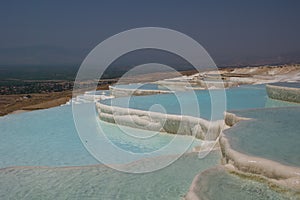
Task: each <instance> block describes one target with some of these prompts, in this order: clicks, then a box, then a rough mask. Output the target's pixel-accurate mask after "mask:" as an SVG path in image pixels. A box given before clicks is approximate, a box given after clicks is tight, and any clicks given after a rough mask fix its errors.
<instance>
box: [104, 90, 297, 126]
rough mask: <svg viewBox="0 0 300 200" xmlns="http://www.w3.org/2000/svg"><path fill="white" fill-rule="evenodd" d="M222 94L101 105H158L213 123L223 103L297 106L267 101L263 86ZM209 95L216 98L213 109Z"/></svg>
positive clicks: (230, 106)
mask: <svg viewBox="0 0 300 200" xmlns="http://www.w3.org/2000/svg"><path fill="white" fill-rule="evenodd" d="M225 92H226V93H225V94H226V96H223V95H222V93H223V91H221V90H211V91H210V92H209V91H207V90H197V91H187V92H176V93H172V94H160V95H148V96H131V97H121V98H116V99H109V100H104V101H102V102H103V103H104V104H107V105H113V106H120V107H129V108H134V109H140V110H151V108H152V106H153V105H155V104H158V105H160V106H162V107H163V108H164V110H165V112H166V113H169V114H182V115H189V116H195V117H201V118H205V119H211V118H212V119H213V120H216V119H222V118H223V112H224V111H225V110H224V108H223V107H222V105H223V104H226V107H227V108H226V109H227V110H241V109H250V108H264V107H280V106H295V105H299V104H294V103H287V102H283V101H277V100H272V99H270V98H268V96H267V93H266V90H265V85H247V86H240V87H236V88H230V89H226V91H225ZM211 96H213V97H216V98H215V99H214V102H215V104H214V107H213V108H212V104H211ZM222 97H224V98H222ZM212 109H214V110H217V111H216V112H214V116H212V112H211V111H212Z"/></svg>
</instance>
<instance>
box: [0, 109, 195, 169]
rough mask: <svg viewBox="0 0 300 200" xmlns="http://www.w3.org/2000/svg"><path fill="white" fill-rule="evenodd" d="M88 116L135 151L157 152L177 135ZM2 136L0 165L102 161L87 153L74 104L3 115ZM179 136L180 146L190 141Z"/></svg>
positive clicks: (113, 139)
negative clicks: (73, 112)
mask: <svg viewBox="0 0 300 200" xmlns="http://www.w3.org/2000/svg"><path fill="white" fill-rule="evenodd" d="M76 106H78V107H80V108H82V109H84V108H85V107H84V106H85V104H82V105H76ZM89 117H90V118H88V116H85V117H84V118H85V119H88V120H89V119H92V118H93V119H94V120H95V121H97V122H99V124H100V127H101V128H102V130H103V131H105V133H106V135H107V137H108V138H109V139H110V141H111V142H113V144H114V145H116V146H117V147H119V148H121V149H124V150H126V151H129V152H132V153H147V152H152V151H155V150H157V149H160V148H161V147H164V146H165V145H167V144H168V143H169V142H170V141H173V139H174V137H175V136H174V135H169V134H157V133H155V132H151V131H144V130H139V129H134V128H130V127H120V126H117V125H115V124H109V123H105V122H100V120H98V117H97V116H89ZM124 130H125V132H124ZM86 131H90V130H89V127H86ZM100 131H101V130H100ZM126 132H127V133H130V134H131V135H133V136H141V137H143V138H147V136H149V137H150V136H151V137H150V138H149V139H139V138H135V137H131V136H130V135H129V136H128V135H126V134H125V133H126ZM0 137H1V145H0V152H1V159H0V168H3V167H9V166H82V165H90V164H99V161H97V160H96V159H94V157H93V156H92V155H91V154H90V153H89V152H87V150H86V148H85V147H84V146H83V144H82V142H81V140H80V139H79V137H78V134H77V130H76V128H75V124H74V121H73V115H72V107H71V106H61V107H55V108H51V109H45V110H38V111H32V112H26V113H21V114H12V115H7V116H4V117H0ZM178 137H181V139H178V140H176V142H177V143H175V145H177V147H180V145H181V144H185V142H189V141H190V140H191V138H189V137H184V136H178ZM100 139H101V138H100ZM200 144H201V141H200V140H195V142H194V143H193V144H192V146H193V145H194V146H197V145H200ZM99 145H101V143H99ZM192 146H191V148H192ZM101 149H102V151H103V152H104V153H107V154H109V153H110V152H106V151H105V146H102V147H101ZM164 153H166V154H173V153H174V154H176V153H178V149H176V148H171V149H169V151H168V152H167V151H165V152H163V154H164ZM114 161H115V160H114ZM118 162H120V163H123V162H126V159H125V160H123V161H122V160H118Z"/></svg>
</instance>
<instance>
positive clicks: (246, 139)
mask: <svg viewBox="0 0 300 200" xmlns="http://www.w3.org/2000/svg"><path fill="white" fill-rule="evenodd" d="M234 113H236V114H237V115H238V116H242V117H247V118H252V120H245V121H240V122H239V123H238V124H237V125H235V126H233V127H232V128H230V129H228V130H226V131H225V132H224V133H225V134H226V136H227V137H228V139H229V142H230V145H231V147H232V148H233V149H235V150H237V151H239V152H241V153H245V154H248V155H252V156H258V157H263V158H267V159H271V160H274V161H277V162H280V163H282V164H287V165H292V166H297V167H300V154H299V152H300V146H299V141H300V123H299V116H300V107H286V108H268V109H253V110H246V111H236V112H234Z"/></svg>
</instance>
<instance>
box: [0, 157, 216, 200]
mask: <svg viewBox="0 0 300 200" xmlns="http://www.w3.org/2000/svg"><path fill="white" fill-rule="evenodd" d="M219 160H220V154H219V153H217V152H214V153H211V154H209V155H208V156H207V157H205V158H204V159H198V157H197V155H196V154H189V155H185V156H183V157H181V158H180V159H179V160H177V161H176V162H175V163H173V164H171V165H170V166H168V167H166V168H164V169H162V170H159V171H156V172H152V173H146V174H128V173H122V172H118V171H116V170H113V169H110V168H107V167H105V166H103V165H99V166H87V167H68V168H62V167H60V168H24V167H23V168H22V167H17V168H7V169H0V199H26V200H27V199H28V200H32V199H45V200H48V199H49V200H50V199H51V200H52V199H78V200H81V199H109V200H118V199H120V200H124V199H128V200H129V199H151V200H157V199H161V200H163V199H166V200H173V199H174V200H180V199H182V197H183V196H184V195H185V194H186V192H187V191H188V188H189V186H190V184H191V182H192V180H193V178H194V176H196V174H197V173H199V172H202V171H204V170H206V169H208V168H210V167H212V166H215V165H217V164H218V163H219Z"/></svg>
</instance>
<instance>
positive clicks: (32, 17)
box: [0, 0, 300, 64]
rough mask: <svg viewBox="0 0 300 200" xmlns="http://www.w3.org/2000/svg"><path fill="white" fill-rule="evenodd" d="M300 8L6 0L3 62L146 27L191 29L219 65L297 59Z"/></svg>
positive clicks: (72, 52)
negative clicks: (261, 60) (249, 61)
mask: <svg viewBox="0 0 300 200" xmlns="http://www.w3.org/2000/svg"><path fill="white" fill-rule="evenodd" d="M299 11H300V1H297V0H294V1H292V0H281V1H279V0H249V1H240V0H237V1H230V0H229V1H223V0H220V1H212V0H207V1H175V0H172V1H162V0H160V1H75V0H72V1H31V0H27V1H1V3H0V25H1V32H0V45H1V46H0V64H3V63H4V64H10V63H11V64H20V63H22V62H24V63H29V64H30V62H32V63H42V64H46V63H47V62H49V63H51V62H53V63H55V62H57V63H60V62H61V63H63V62H64V61H66V60H67V61H68V62H70V63H71V62H77V61H79V60H81V59H82V58H84V57H85V55H86V54H87V53H88V52H89V50H91V49H92V48H93V47H95V46H96V45H97V44H98V43H99V42H101V41H103V40H104V39H106V38H107V37H109V36H111V35H114V34H116V33H118V32H121V31H124V30H127V29H131V28H136V27H145V26H158V27H165V28H170V29H174V30H177V31H180V32H183V33H185V34H187V35H189V36H190V37H192V38H194V39H195V40H197V41H198V42H199V43H200V44H202V45H203V46H204V47H205V48H206V50H207V51H208V52H209V53H210V54H211V55H212V56H213V58H215V59H216V60H217V63H218V62H219V63H221V64H222V63H226V62H229V63H230V62H239V61H241V62H247V60H249V59H250V60H251V62H252V61H253V62H255V59H274V57H275V58H276V57H280V56H281V58H282V57H284V58H287V59H298V58H299V57H300V56H299V55H300V39H299V33H300V12H299ZM53 52H54V53H55V52H57V54H62V53H65V55H66V58H64V56H62V55H61V56H58V55H50V54H51V53H53ZM1 54H2V55H1ZM47 55H48V57H47ZM54 60H55V61H54Z"/></svg>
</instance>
